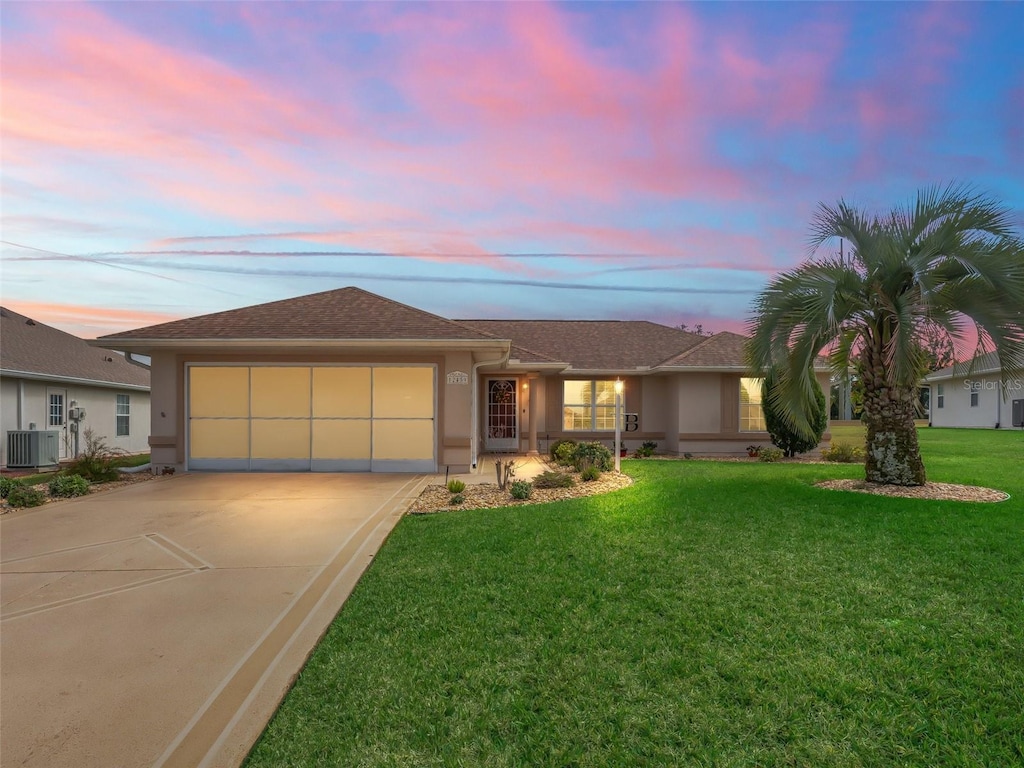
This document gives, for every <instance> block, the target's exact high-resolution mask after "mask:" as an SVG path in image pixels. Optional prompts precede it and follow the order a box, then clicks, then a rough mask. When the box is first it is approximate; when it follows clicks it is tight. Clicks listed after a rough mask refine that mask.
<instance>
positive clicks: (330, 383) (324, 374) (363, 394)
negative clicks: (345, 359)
mask: <svg viewBox="0 0 1024 768" xmlns="http://www.w3.org/2000/svg"><path fill="white" fill-rule="evenodd" d="M370 389H371V383H370V368H352V367H348V366H344V367H337V368H314V369H313V418H315V419H316V418H336V419H360V418H362V419H368V418H370Z"/></svg>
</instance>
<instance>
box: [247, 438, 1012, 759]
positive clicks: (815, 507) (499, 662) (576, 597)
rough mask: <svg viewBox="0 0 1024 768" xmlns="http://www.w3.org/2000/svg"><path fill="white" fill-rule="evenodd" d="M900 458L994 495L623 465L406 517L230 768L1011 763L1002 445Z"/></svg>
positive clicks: (774, 470) (812, 468) (745, 471)
mask: <svg viewBox="0 0 1024 768" xmlns="http://www.w3.org/2000/svg"><path fill="white" fill-rule="evenodd" d="M921 441H922V445H923V447H924V452H925V460H926V463H927V465H928V468H929V471H930V475H931V477H932V478H933V479H935V480H945V481H959V482H968V483H977V484H982V485H988V486H993V487H997V488H1002V489H1004V490H1006V491H1009V492H1010V493H1011V494H1012V498H1011V499H1010V500H1009V501H1006V502H1003V503H1001V504H987V505H982V504H963V503H955V502H929V501H917V500H904V499H891V498H880V497H871V496H865V495H859V494H848V493H837V492H828V491H824V490H820V489H816V488H813V487H812V483H813V482H815V481H816V480H820V479H825V478H829V477H857V476H860V473H861V471H862V470H861V468H860V467H858V466H852V465H799V464H761V463H748V462H743V463H714V462H702V461H691V462H661V461H650V462H643V461H627V462H624V468H625V469H626V471H628V472H629V473H630V474H632V475H633V476H634V477H635V478H636V480H637V482H636V484H635V485H634V486H633V487H632V488H629V489H627V490H624V491H620V492H618V493H614V494H609V495H607V496H603V497H594V498H591V499H584V500H577V501H573V502H562V503H558V504H551V505H545V506H533V507H521V508H517V509H503V510H489V511H466V512H459V513H451V514H442V515H435V516H427V517H409V518H405V519H404V520H402V522H401V523H400V524H399V525H398V527H397V528H396V530H395V531H394V533H393V534H392V536H391V538H390V539H389V540H388V542H387V544H386V545H385V546H384V548H383V549H382V550H381V552H380V554H379V555H378V557H377V558H376V560H375V562H374V564H373V566H372V567H371V569H370V570H369V572H368V573H367V574H366V575H365V576H364V578H363V580H362V581H361V583H360V584H359V586H358V587H357V589H356V591H355V592H354V593H353V595H352V597H351V598H350V599H349V601H348V602H347V604H346V606H345V608H344V609H343V610H342V612H341V613H340V614H339V616H338V618H337V619H336V621H335V622H334V624H333V626H332V627H331V629H330V631H329V632H328V634H327V636H326V638H325V640H324V641H323V642H322V644H321V645H320V647H319V648H318V649H317V650H316V651H315V653H314V654H313V656H312V658H311V660H310V662H309V664H308V665H307V667H306V669H305V670H304V671H303V673H302V675H301V677H300V678H299V680H298V681H297V683H296V685H295V687H294V689H293V690H292V691H291V693H290V694H289V695H288V697H287V699H286V700H285V702H284V704H283V706H282V707H281V710H280V711H279V712H278V714H277V715H276V716H275V717H274V719H273V721H272V722H271V723H270V725H269V726H268V728H267V731H266V732H265V734H264V735H263V737H262V738H261V739H260V741H259V742H258V743H257V744H256V746H255V747H254V749H253V752H252V754H251V755H250V757H249V760H248V762H247V765H248V766H249V767H250V768H255V767H257V766H303V767H304V768H305V767H308V766H433V765H436V766H442V765H443V766H448V765H459V766H478V765H479V766H483V765H486V766H517V767H518V766H655V765H657V766H682V765H701V766H711V765H715V766H718V765H743V766H748V765H749V766H754V765H759V766H760V765H764V766H768V765H773V766H774V765H813V766H818V765H821V766H826V765H827V766H862V765H878V766H889V765H920V766H933V765H945V766H975V765H990V766H1008V765H1021V764H1022V763H1024V501H1022V499H1024V477H1022V473H1021V468H1022V467H1024V435H1021V434H1019V433H1011V432H1003V433H994V432H990V431H989V432H983V431H964V430H938V429H924V430H922V431H921Z"/></svg>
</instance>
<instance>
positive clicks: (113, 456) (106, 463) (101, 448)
mask: <svg viewBox="0 0 1024 768" xmlns="http://www.w3.org/2000/svg"><path fill="white" fill-rule="evenodd" d="M82 436H83V437H85V450H84V451H82V453H81V454H79V456H78V458H77V459H75V461H74V462H73V463H72V464H71V465H70V466H69V467H68V472H69V473H71V474H74V475H81V476H82V477H84V478H85V479H86V480H89V481H91V482H94V483H103V482H106V481H108V480H116V479H117V478H118V471H117V463H116V460H117V459H118V458H119V457H120V456H122V455H123V454H124V451H121V450H118V449H116V448H111V447H110V446H109V445H107V442H106V438H105V437H103V436H97V435H96V433H95V432H93V431H92V430H91V429H86V430H85V431H84V432H82Z"/></svg>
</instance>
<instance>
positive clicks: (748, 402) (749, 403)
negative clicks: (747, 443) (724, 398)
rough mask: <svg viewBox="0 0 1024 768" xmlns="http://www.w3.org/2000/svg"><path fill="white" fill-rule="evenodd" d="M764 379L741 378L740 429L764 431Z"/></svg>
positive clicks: (744, 430) (743, 430)
mask: <svg viewBox="0 0 1024 768" xmlns="http://www.w3.org/2000/svg"><path fill="white" fill-rule="evenodd" d="M761 383H762V379H748V378H742V379H740V431H741V432H764V431H765V426H764V411H763V410H762V409H761Z"/></svg>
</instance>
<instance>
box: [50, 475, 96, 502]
mask: <svg viewBox="0 0 1024 768" xmlns="http://www.w3.org/2000/svg"><path fill="white" fill-rule="evenodd" d="M49 489H50V496H52V497H53V498H55V499H67V498H71V497H72V496H85V494H87V493H88V492H89V481H88V480H86V479H85V478H84V477H82V476H81V475H57V476H56V477H55V478H53V480H51V481H50V485H49Z"/></svg>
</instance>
